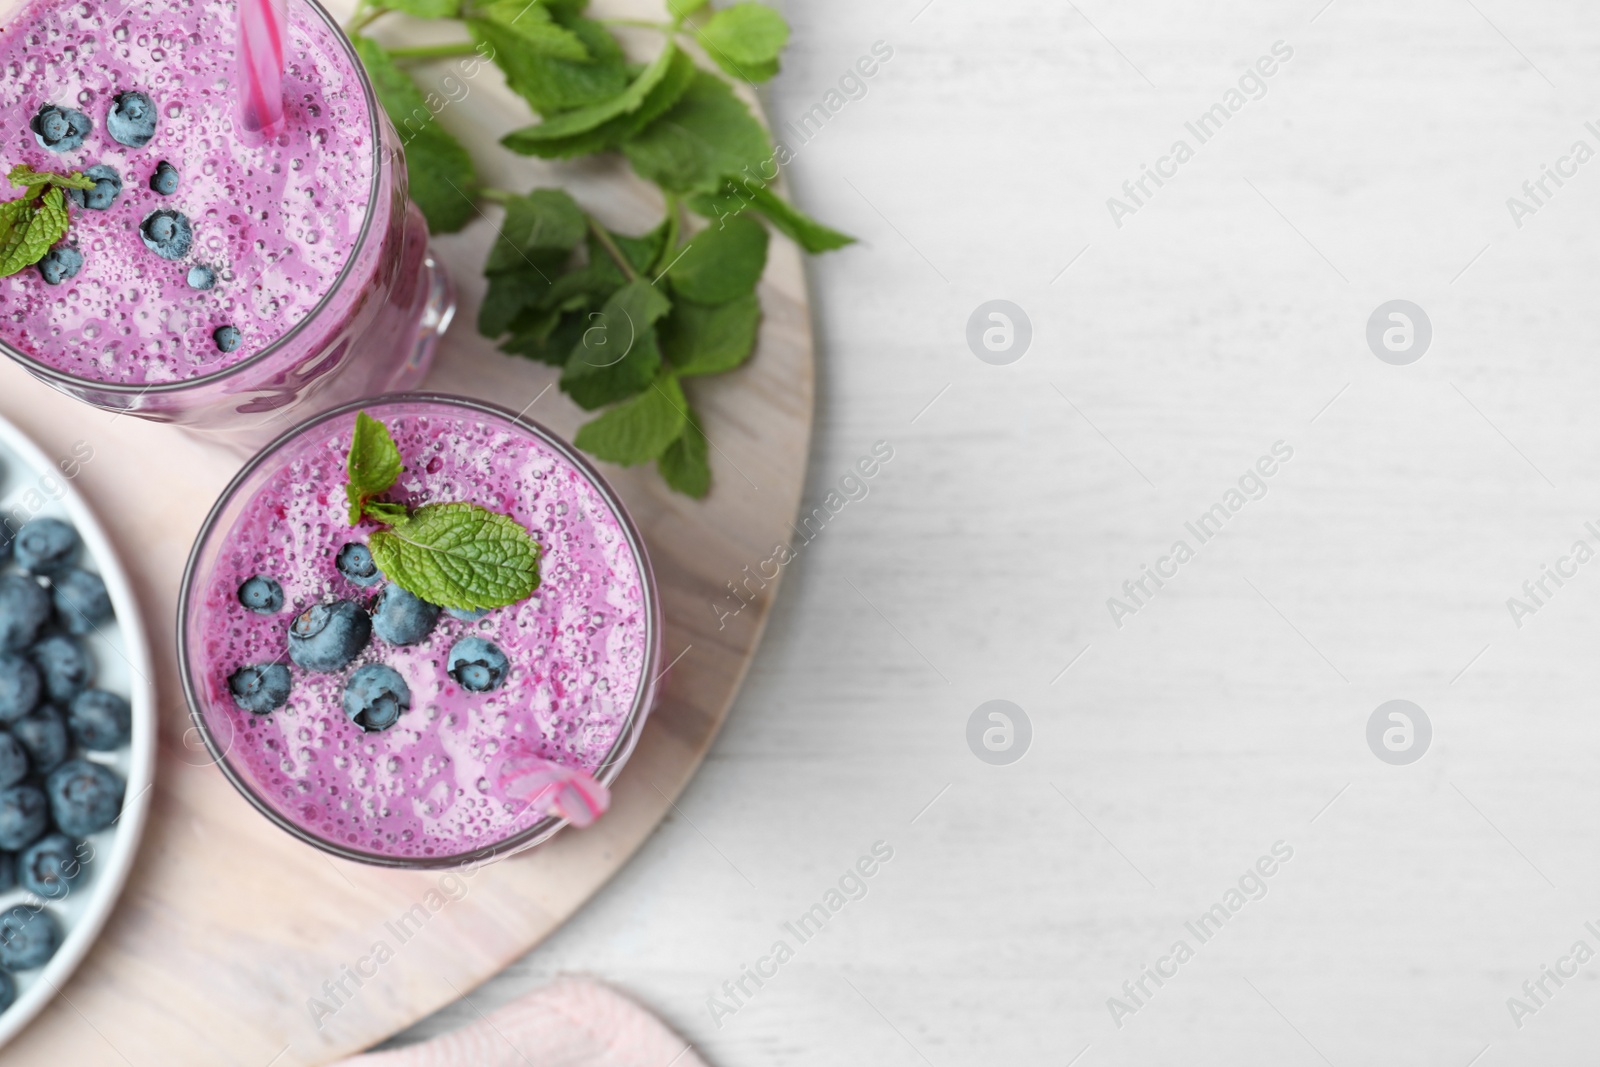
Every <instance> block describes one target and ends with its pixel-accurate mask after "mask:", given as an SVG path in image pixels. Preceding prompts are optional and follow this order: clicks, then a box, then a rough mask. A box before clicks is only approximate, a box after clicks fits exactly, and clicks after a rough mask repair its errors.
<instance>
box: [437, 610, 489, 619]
mask: <svg viewBox="0 0 1600 1067" xmlns="http://www.w3.org/2000/svg"><path fill="white" fill-rule="evenodd" d="M444 610H445V611H446V612H447V613H448V614H449V615H450V617H451V618H452V619H460V620H461V621H462V622H477V621H478V620H479V619H481V618H483V617H484V616H485V615H487V614H489V609H488V608H472V609H470V610H469V609H467V608H445V609H444Z"/></svg>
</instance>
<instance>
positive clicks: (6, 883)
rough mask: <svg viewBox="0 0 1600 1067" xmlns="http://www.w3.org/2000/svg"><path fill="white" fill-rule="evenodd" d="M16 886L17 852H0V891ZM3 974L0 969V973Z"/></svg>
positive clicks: (1, 1002) (0, 1007)
mask: <svg viewBox="0 0 1600 1067" xmlns="http://www.w3.org/2000/svg"><path fill="white" fill-rule="evenodd" d="M16 887H17V854H16V853H15V852H0V893H4V892H6V891H7V890H10V889H15V888H16ZM3 974H5V972H4V971H0V975H3ZM5 1010H6V1008H5V997H3V996H0V1011H5Z"/></svg>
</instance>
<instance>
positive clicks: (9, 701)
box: [0, 652, 44, 723]
mask: <svg viewBox="0 0 1600 1067" xmlns="http://www.w3.org/2000/svg"><path fill="white" fill-rule="evenodd" d="M43 691H44V682H42V681H41V680H40V678H39V671H38V669H37V668H35V667H34V665H33V664H31V663H29V662H28V661H27V660H26V659H24V658H23V657H22V656H19V655H17V654H16V653H15V652H5V653H0V723H6V722H16V721H17V720H18V719H20V718H22V717H23V716H24V715H26V714H28V712H30V711H32V710H33V709H34V708H36V707H38V706H39V695H40V693H42V692H43Z"/></svg>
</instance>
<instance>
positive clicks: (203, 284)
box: [188, 267, 217, 289]
mask: <svg viewBox="0 0 1600 1067" xmlns="http://www.w3.org/2000/svg"><path fill="white" fill-rule="evenodd" d="M188 281H189V288H191V289H210V288H213V287H214V286H215V285H216V284H217V272H216V271H214V270H212V269H211V268H210V267H190V268H189V277H188Z"/></svg>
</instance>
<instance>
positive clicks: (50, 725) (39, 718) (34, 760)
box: [0, 704, 72, 848]
mask: <svg viewBox="0 0 1600 1067" xmlns="http://www.w3.org/2000/svg"><path fill="white" fill-rule="evenodd" d="M11 736H12V737H15V738H16V739H17V740H18V741H21V742H22V747H23V748H25V749H27V750H28V762H29V763H31V764H33V769H34V772H35V773H36V774H48V773H50V772H51V771H53V770H55V769H56V767H57V766H59V765H60V763H61V761H62V760H64V759H66V758H67V750H68V749H69V748H71V747H72V746H71V743H70V741H69V740H68V737H67V724H66V721H65V720H64V719H62V717H61V713H60V712H59V711H57V710H56V709H55V708H54V707H53V706H52V705H50V704H41V705H40V706H39V707H38V708H36V709H35V710H34V711H33V712H31V713H30V714H27V715H24V716H23V717H22V718H20V719H18V720H17V721H16V722H14V723H12V724H11ZM4 847H5V846H4V845H3V844H0V848H4Z"/></svg>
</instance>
